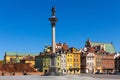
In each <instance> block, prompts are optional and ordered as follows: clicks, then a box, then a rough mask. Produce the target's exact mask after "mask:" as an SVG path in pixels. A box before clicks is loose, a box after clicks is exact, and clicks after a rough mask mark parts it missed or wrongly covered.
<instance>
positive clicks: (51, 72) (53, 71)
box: [44, 67, 61, 76]
mask: <svg viewBox="0 0 120 80" xmlns="http://www.w3.org/2000/svg"><path fill="white" fill-rule="evenodd" d="M59 75H61V74H60V73H59V72H58V68H57V67H50V70H49V72H48V73H46V74H44V76H59Z"/></svg>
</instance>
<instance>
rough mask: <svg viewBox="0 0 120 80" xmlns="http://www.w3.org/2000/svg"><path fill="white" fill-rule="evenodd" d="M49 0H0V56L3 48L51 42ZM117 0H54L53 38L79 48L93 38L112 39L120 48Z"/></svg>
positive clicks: (33, 48) (35, 48)
mask: <svg viewBox="0 0 120 80" xmlns="http://www.w3.org/2000/svg"><path fill="white" fill-rule="evenodd" d="M50 1H53V0H0V59H3V55H4V53H5V51H7V52H27V53H29V52H30V53H31V52H35V53H36V52H40V51H43V48H44V45H45V44H48V45H51V25H50V22H49V21H48V18H49V17H51V10H50V9H51V6H52V2H50ZM119 4H120V1H119V0H55V6H56V9H57V12H56V16H57V17H58V18H59V21H58V22H57V25H56V42H63V43H64V42H65V43H67V44H68V45H69V46H70V47H72V46H73V47H76V48H78V49H80V48H83V47H84V44H85V41H86V39H87V38H88V37H89V38H90V39H91V41H94V42H108V43H110V42H112V43H113V44H114V47H115V48H116V51H120V35H119V34H120V5H119Z"/></svg>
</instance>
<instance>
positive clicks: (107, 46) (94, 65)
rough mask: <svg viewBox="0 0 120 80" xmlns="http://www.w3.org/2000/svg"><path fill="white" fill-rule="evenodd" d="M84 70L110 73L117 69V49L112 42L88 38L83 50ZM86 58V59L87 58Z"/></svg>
mask: <svg viewBox="0 0 120 80" xmlns="http://www.w3.org/2000/svg"><path fill="white" fill-rule="evenodd" d="M81 54H82V55H81V58H84V59H81V61H86V66H85V64H84V63H82V64H81V66H82V69H84V70H82V72H86V73H96V72H100V73H110V72H113V71H114V70H115V59H114V56H115V54H116V51H115V49H114V47H113V44H112V43H98V42H90V40H89V39H88V40H87V41H86V44H85V48H84V49H83V50H82V51H81ZM85 56H86V57H85ZM85 58H86V60H85Z"/></svg>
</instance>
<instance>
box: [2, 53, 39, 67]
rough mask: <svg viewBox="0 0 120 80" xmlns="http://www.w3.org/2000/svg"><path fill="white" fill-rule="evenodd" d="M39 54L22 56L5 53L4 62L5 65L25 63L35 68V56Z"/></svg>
mask: <svg viewBox="0 0 120 80" xmlns="http://www.w3.org/2000/svg"><path fill="white" fill-rule="evenodd" d="M36 55H37V54H21V53H17V52H5V56H4V62H5V63H10V62H12V63H20V61H23V62H24V63H30V66H32V67H34V65H35V59H34V58H35V56H36Z"/></svg>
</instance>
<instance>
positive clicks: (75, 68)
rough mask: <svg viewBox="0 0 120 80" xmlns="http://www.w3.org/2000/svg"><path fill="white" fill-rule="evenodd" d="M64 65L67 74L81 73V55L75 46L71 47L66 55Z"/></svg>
mask: <svg viewBox="0 0 120 80" xmlns="http://www.w3.org/2000/svg"><path fill="white" fill-rule="evenodd" d="M66 60H67V61H66V63H67V64H66V65H67V66H66V67H67V73H68V74H80V73H81V70H80V69H81V66H80V65H81V56H80V51H78V50H77V49H75V48H71V49H70V50H69V51H68V53H67V55H66Z"/></svg>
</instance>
